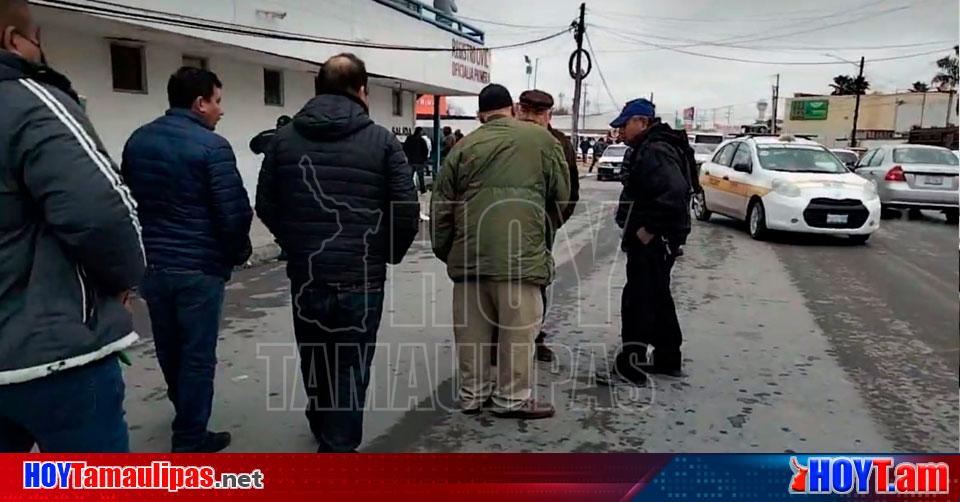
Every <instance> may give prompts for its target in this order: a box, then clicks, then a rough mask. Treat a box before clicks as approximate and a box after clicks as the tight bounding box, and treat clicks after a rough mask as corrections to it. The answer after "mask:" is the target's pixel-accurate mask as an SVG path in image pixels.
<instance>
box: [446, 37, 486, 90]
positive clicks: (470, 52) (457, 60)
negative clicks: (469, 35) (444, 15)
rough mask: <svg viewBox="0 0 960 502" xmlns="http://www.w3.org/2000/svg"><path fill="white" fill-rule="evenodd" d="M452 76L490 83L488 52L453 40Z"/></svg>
mask: <svg viewBox="0 0 960 502" xmlns="http://www.w3.org/2000/svg"><path fill="white" fill-rule="evenodd" d="M452 54H453V66H452V68H453V76H454V77H459V78H462V79H464V80H470V81H473V82H479V83H481V84H489V83H490V50H489V49H483V48H480V47H476V46H473V45H470V44H468V43H465V42H462V41H460V40H456V39H454V40H453V53H452Z"/></svg>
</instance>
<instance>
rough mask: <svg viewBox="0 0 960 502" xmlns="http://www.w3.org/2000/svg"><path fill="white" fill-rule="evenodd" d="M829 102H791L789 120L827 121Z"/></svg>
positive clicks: (818, 100) (814, 100)
mask: <svg viewBox="0 0 960 502" xmlns="http://www.w3.org/2000/svg"><path fill="white" fill-rule="evenodd" d="M829 109H830V101H829V100H826V99H811V100H803V101H793V102H792V103H791V104H790V120H827V112H828V110H829Z"/></svg>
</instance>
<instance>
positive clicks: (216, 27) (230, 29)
mask: <svg viewBox="0 0 960 502" xmlns="http://www.w3.org/2000/svg"><path fill="white" fill-rule="evenodd" d="M88 1H89V2H91V3H98V4H102V5H109V6H116V7H119V8H121V9H126V10H118V9H109V8H104V7H94V6H91V5H88V4H78V3H75V2H69V1H65V0H34V1H33V2H32V3H34V4H35V5H42V6H46V7H51V8H55V9H60V10H64V11H68V12H77V13H83V14H93V15H96V16H100V17H104V18H107V19H114V20H132V21H149V22H152V23H156V24H160V25H166V26H177V27H181V28H193V29H199V30H209V31H215V32H219V33H228V34H234V35H246V36H252V37H259V38H268V39H273V40H284V41H291V42H308V43H315V44H326V45H340V46H344V47H355V48H363V49H378V50H392V51H410V52H453V51H455V50H457V49H454V48H452V47H417V46H408V45H392V44H379V43H370V42H362V41H358V40H346V39H337V38H329V37H311V36H305V35H302V34H297V33H291V32H284V31H279V30H271V29H264V28H255V27H251V26H247V25H240V24H235V23H222V22H216V23H214V22H211V21H209V20H206V19H203V18H196V17H191V16H185V15H181V14H170V13H166V12H162V11H156V10H152V9H145V8H139V7H129V6H125V5H120V4H116V3H112V2H106V1H100V0H88ZM154 13H156V14H154ZM568 31H569V28H567V29H564V30H562V31H558V32H556V33H553V34H551V35H547V36H544V37H540V38H536V39H533V40H527V41H524V42H518V43H514V44H507V45H500V46H495V47H479V48H477V50H489V51H493V50H501V49H512V48H516V47H524V46H527V45H534V44H538V43H541V42H545V41H547V40H551V39H554V38H557V37H560V36H562V35H564V34H566V33H567V32H568Z"/></svg>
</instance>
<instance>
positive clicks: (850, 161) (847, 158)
mask: <svg viewBox="0 0 960 502" xmlns="http://www.w3.org/2000/svg"><path fill="white" fill-rule="evenodd" d="M833 154H834V155H836V156H837V157H840V160H842V161H843V163H844V164H847V165H851V166H852V165H854V164H856V163H857V161H858V160H860V157H858V156H857V154H855V153H853V152H833Z"/></svg>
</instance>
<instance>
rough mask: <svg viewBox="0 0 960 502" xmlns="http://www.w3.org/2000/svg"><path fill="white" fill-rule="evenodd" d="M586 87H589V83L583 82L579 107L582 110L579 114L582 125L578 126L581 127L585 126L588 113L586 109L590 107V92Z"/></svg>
mask: <svg viewBox="0 0 960 502" xmlns="http://www.w3.org/2000/svg"><path fill="white" fill-rule="evenodd" d="M588 89H590V84H588V83H586V82H584V83H583V92H582V93H581V94H580V96H581V97H580V109H581V110H583V113H582V114H581V116H582V117H583V118H582V120H583V122H582V123H581V124H582V125H581V126H580V128H581V129H586V128H587V113H588V111H587V109H588V108H590V93H589V92H588Z"/></svg>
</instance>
